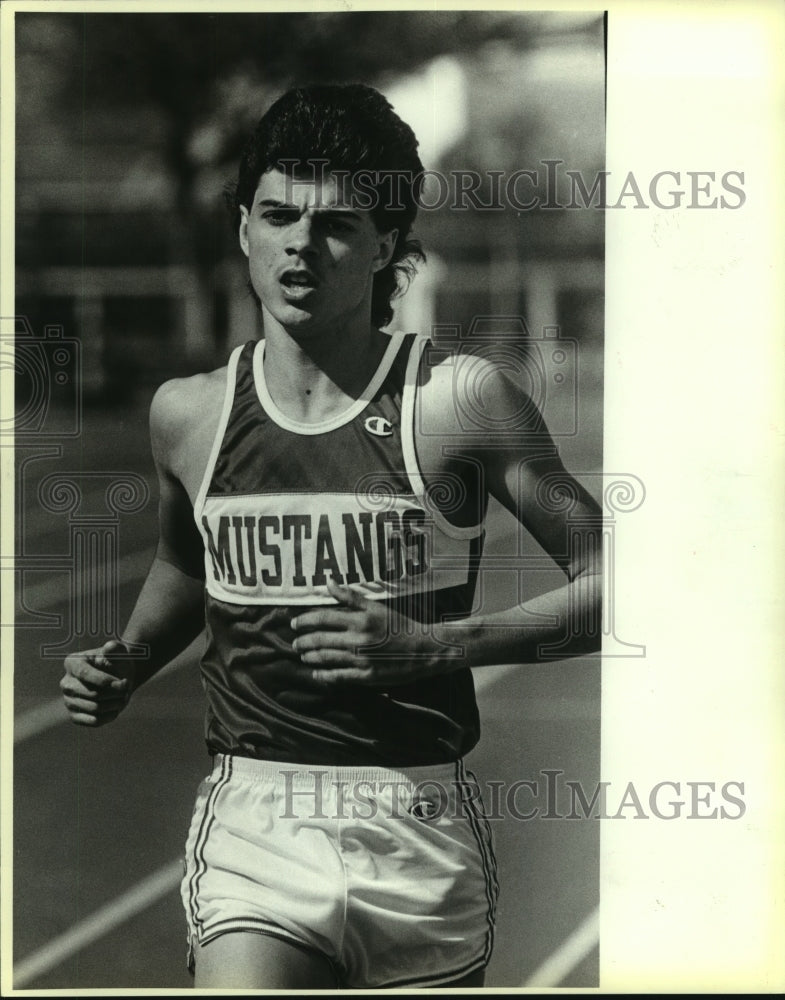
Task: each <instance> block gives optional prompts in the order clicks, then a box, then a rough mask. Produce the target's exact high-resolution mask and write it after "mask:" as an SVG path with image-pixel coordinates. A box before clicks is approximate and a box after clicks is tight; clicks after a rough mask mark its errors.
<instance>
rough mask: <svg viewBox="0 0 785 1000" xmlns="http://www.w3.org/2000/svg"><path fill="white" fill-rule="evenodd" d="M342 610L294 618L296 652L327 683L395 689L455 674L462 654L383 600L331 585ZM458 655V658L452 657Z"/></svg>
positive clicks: (330, 608)
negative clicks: (442, 675) (447, 646)
mask: <svg viewBox="0 0 785 1000" xmlns="http://www.w3.org/2000/svg"><path fill="white" fill-rule="evenodd" d="M327 589H328V590H329V592H330V594H331V595H332V596H333V597H334V598H335V599H336V600H337V601H338V604H336V605H327V606H325V607H322V608H318V609H314V610H311V611H306V612H303V613H302V614H299V615H296V616H295V617H294V618H293V619H292V629H293V630H294V632H295V633H296V636H297V637H296V638H295V640H294V642H293V643H292V648H293V649H294V651H295V652H296V653H299V654H300V660H301V662H302V663H303V664H305V665H306V666H310V667H312V668H313V669H312V672H311V676H312V677H313V679H314V680H315V681H319V682H324V683H330V684H332V683H340V682H354V683H357V682H360V683H365V684H375V685H380V686H385V687H391V686H393V685H396V684H407V683H410V682H411V681H415V680H418V679H422V678H423V677H429V676H433V675H434V674H438V673H444V672H446V671H449V670H454V669H455V668H456V666H459V665H460V664H459V663H458V662H457V660H456V658H455V655H454V654H455V652H456V650H448V649H445V648H444V647H443V646H440V645H439V644H438V643H437V642H436V641H435V639H434V637H433V635H432V633H431V630H430V628H429V627H428V626H427V625H422V624H420V623H418V622H414V621H413V620H412V619H409V618H404V617H403V616H402V615H398V614H396V613H395V612H393V611H391V610H390V608H388V607H387V606H386V605H384V604H382V603H381V602H379V601H370V600H367V599H366V598H365V597H363V596H362V595H361V594H358V593H357V592H356V591H354V590H352V589H351V588H350V587H342V586H339V585H338V584H336V583H334V582H333V581H332V580H330V579H328V580H327ZM449 653H452V654H453V655H451V656H450V655H448V654H449Z"/></svg>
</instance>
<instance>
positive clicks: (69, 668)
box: [60, 639, 134, 726]
mask: <svg viewBox="0 0 785 1000" xmlns="http://www.w3.org/2000/svg"><path fill="white" fill-rule="evenodd" d="M133 676H134V664H133V662H132V661H131V660H130V658H129V652H128V648H127V647H126V646H125V644H124V643H122V642H119V641H118V640H117V639H110V640H109V642H106V643H104V645H103V646H101V648H100V649H88V650H85V651H84V652H82V653H72V654H71V656H68V657H66V661H65V674H64V676H63V679H62V680H61V681H60V690H61V691H62V692H63V701H64V702H65V707H66V709H67V710H68V714H69V715H70V717H71V721H72V722H75V723H76V724H77V725H79V726H102V725H104V724H105V723H107V722H112V721H113V720H114V719H116V718H117V716H118V715H119V714H120V712H122V710H123V709H124V708H125V706H126V705H127V704H128V701H129V699H130V697H131V694H132V693H133Z"/></svg>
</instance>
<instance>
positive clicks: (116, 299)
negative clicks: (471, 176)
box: [16, 11, 604, 467]
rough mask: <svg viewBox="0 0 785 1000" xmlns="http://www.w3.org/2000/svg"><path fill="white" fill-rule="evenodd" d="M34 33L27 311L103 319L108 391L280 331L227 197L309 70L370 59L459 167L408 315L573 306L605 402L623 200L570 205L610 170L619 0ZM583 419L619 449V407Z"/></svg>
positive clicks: (460, 318) (94, 339) (26, 31)
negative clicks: (559, 9) (608, 21)
mask: <svg viewBox="0 0 785 1000" xmlns="http://www.w3.org/2000/svg"><path fill="white" fill-rule="evenodd" d="M16 32H17V57H16V58H17V98H16V102H17V108H16V129H17V146H16V154H17V166H16V170H17V174H16V176H17V204H16V209H17V211H16V218H17V233H16V254H17V256H16V264H17V307H16V312H17V315H19V314H22V315H25V316H27V317H28V319H29V321H30V323H31V325H32V327H33V329H34V330H39V329H41V328H42V327H43V326H44V325H45V324H59V325H62V326H63V327H64V328H65V332H66V335H67V336H74V337H76V338H78V339H79V340H80V341H81V344H82V358H83V382H82V386H83V394H84V397H85V399H86V400H87V401H88V402H89V400H90V399H91V398H99V399H101V398H103V399H110V400H120V399H121V398H123V397H127V396H128V395H129V394H137V395H138V394H139V393H140V392H141V393H142V395H146V392H145V390H146V389H148V388H150V387H152V386H154V385H156V384H158V383H160V381H162V380H163V379H164V378H166V377H169V376H172V375H180V374H187V373H189V372H193V371H195V370H199V369H204V368H209V367H213V366H215V365H217V364H220V363H222V362H223V361H224V360H225V358H226V356H227V354H228V351H229V349H230V347H231V346H233V345H234V344H236V343H239V342H242V341H244V340H247V339H249V338H250V337H253V336H255V335H256V334H257V332H258V330H257V324H258V322H259V320H258V317H257V314H256V310H255V308H254V306H253V303H252V302H251V300H250V298H249V295H248V292H247V289H246V277H245V271H244V258H243V257H242V256H241V254H240V251H239V248H238V246H237V240H236V236H235V234H234V233H233V232H232V229H231V227H230V223H229V216H228V213H227V212H226V209H225V207H224V204H223V197H222V192H223V189H224V186H225V184H226V183H227V181H229V180H231V178H232V176H233V174H234V172H235V169H236V163H237V160H238V157H239V152H240V149H241V146H242V142H243V138H244V137H245V136H246V135H247V133H248V131H249V128H250V127H252V126H253V124H254V123H255V122H256V120H258V118H259V117H260V115H261V114H262V113H263V111H264V110H265V109H266V108H267V106H268V105H269V104H270V102H271V101H272V100H273V99H274V98H275V97H277V96H278V95H279V94H280V93H282V92H283V91H284V90H285V89H287V88H288V87H289V86H292V85H295V84H297V83H302V82H315V81H333V82H343V81H349V80H362V81H364V82H369V83H372V84H374V85H376V86H378V87H379V88H380V89H381V90H382V91H383V92H384V93H385V94H386V95H387V96H388V98H389V99H390V100H391V101H392V103H393V105H394V106H395V108H396V110H397V111H398V113H399V114H400V115H401V117H402V118H404V120H406V121H408V122H409V123H410V124H411V125H412V127H413V128H414V130H415V132H416V133H417V135H418V138H419V139H420V143H421V157H422V160H423V162H424V164H425V166H426V168H427V169H428V170H431V171H439V172H440V173H442V174H443V175H444V176H446V177H448V178H452V181H451V184H452V189H451V193H450V197H448V198H444V197H442V198H441V199H440V198H439V191H438V188H436V189H434V190H435V194H434V193H433V192H432V193H431V195H430V198H431V201H430V203H431V204H435V203H439V207H438V208H434V209H431V210H428V211H424V212H422V213H421V217H420V219H419V220H418V225H417V230H416V235H419V236H420V238H421V239H422V241H423V243H424V245H425V248H426V250H427V252H428V254H429V263H428V265H427V266H426V267H425V269H424V270H423V272H422V273H421V274H420V275H419V277H418V278H417V280H416V281H415V282H414V284H413V285H412V288H411V290H410V292H409V293H408V295H407V296H406V297H405V298H403V299H401V300H400V301H399V303H398V308H397V310H396V318H395V320H394V322H393V325H394V326H398V327H406V328H408V329H418V330H423V331H427V330H429V329H431V328H432V327H433V325H434V324H438V326H439V327H440V328H447V329H449V328H453V329H454V328H460V329H461V330H462V331H464V335H465V332H466V331H468V330H469V329H470V328H471V326H472V323H473V322H476V321H477V318H478V317H480V318H481V317H488V316H493V317H496V318H497V320H496V325H497V326H498V318H499V317H506V318H507V320H506V325H507V326H509V327H510V329H515V328H516V323H515V317H521V318H523V319H524V320H525V324H526V327H527V328H528V333H525V332H523V331H522V332H521V334H520V336H521V338H525V337H526V336H527V335H528V336H529V337H533V338H540V337H542V331H543V330H544V329H545V328H553V327H556V326H558V327H559V331H560V335H561V336H562V337H566V338H570V339H573V340H574V341H576V342H577V344H578V347H579V350H580V358H579V363H580V370H581V379H582V382H581V389H582V391H583V393H584V397H585V403H586V404H587V405H589V406H590V409H591V410H592V412H593V413H594V414H595V415H598V411H597V406H598V405H600V404H601V396H598V393H599V390H600V381H599V379H600V375H601V363H602V362H601V348H602V314H603V306H602V304H603V213H602V212H601V211H600V210H598V208H596V207H589V208H569V207H562V208H553V207H547V206H548V204H549V199H550V204H551V205H552V204H553V203H554V202H556V203H558V204H562V205H569V203H570V200H571V190H570V182H569V178H568V176H567V174H566V171H567V170H570V171H579V172H580V174H581V176H582V177H583V178H585V180H586V183H587V185H589V186H590V185H591V181H592V179H593V178H594V177H595V176H596V174H597V172H598V171H600V170H602V168H603V165H604V47H603V23H602V18H601V16H600V15H587V14H578V13H505V12H498V11H486V12H468V13H466V12H459V11H440V12H432V13H424V12H402V11H389V12H382V13H378V12H374V13H369V12H358V13H346V14H337V13H299V12H292V13H269V14H221V15H215V14H173V13H167V14H127V13H126V14H99V13H89V14H68V13H59V12H58V13H52V14H48V13H27V14H25V13H18V14H17V16H16ZM549 160H550V161H561V162H560V163H556V164H552V165H551V166H548V165H547V163H546V161H549ZM524 170H528V171H533V172H536V174H537V182H536V183H532V181H531V179H530V178H526V177H521V179H520V181H519V182H518V183H517V185H516V187H515V189H514V191H515V195H516V196H517V198H518V199H521V200H523V201H524V202H525V201H527V200H534V201H537V202H538V204H537V205H535V206H534V207H532V208H531V209H527V210H525V211H518V210H516V208H515V207H514V206H511V205H510V203H509V200H508V199H507V197H506V196H505V184H506V183H507V181H508V180H509V178H510V177H511V176H512V175H513V174H514V173H515V172H516V171H524ZM458 171H476V172H478V173H479V174H480V176H482V177H483V178H485V180H484V182H483V184H482V186H481V187H480V188H479V189H477V191H476V193H475V195H474V200H475V202H476V203H477V204H478V206H479V207H472V205H471V199H470V198H468V197H461V199H460V202H461V205H462V207H461V208H460V209H458V208H456V201H455V197H454V194H455V191H456V190H457V187H458V185H459V184H460V182H456V180H455V177H456V173H455V172H458ZM548 171H552V172H553V173H552V174H551V179H553V176H555V175H558V182H557V185H558V186H557V187H556V188H554V187H553V186H551V189H550V190H547V189H546V182H547V180H548V176H547V175H548ZM492 172H496V173H497V176H498V177H499V178H501V179H500V180H499V181H497V182H496V183H498V184H499V191H500V197H497V198H494V196H493V191H492V190H491V189H490V187H489V185H490V184H491V183H493V182H492V181H489V178H490V176H491V173H492ZM428 190H430V188H429V189H428ZM494 201H496V202H497V203H499V204H501V206H502V210H499V208H498V207H496V208H483V207H482V206H484V205H492V204H493V203H494ZM502 325H503V326H504V325H505V322H502ZM520 326H521V325H520V323H518V324H517V327H518V328H520ZM551 353H552V352H551ZM571 377H572V376H571V374H570V375H568V377H567V380H566V381H565V382H564V383H563V388H562V390H561V391H562V394H564V395H565V397H566V395H569V396H570V397H572V396H573V395H574V389H573V383H572V382H571V381H570V379H571ZM550 385H551V387H552V388H553V389H554V390H555V396H554V394H553V393H552V397H553V398H551V399H550V400H549V405H550V407H551V409H553V407H554V406H556V407H558V405H559V400H558V395H559V391H558V385H557V383H554V382H553V381H552V380H551V382H550ZM546 409H547V408H546ZM547 415H548V414H547V413H546V416H547ZM583 417H584V418H583V419H582V420H581V423H582V424H583V427H584V431H585V432H586V433H587V434H588V435H589V437H590V438H592V437H594V439H595V440H594V441H591V442H587V444H589V450H590V451H592V452H594V453H595V454H594V456H593V457H594V458H595V459H596V460H595V461H592V463H591V464H592V465H593V466H595V467H597V466H598V465H599V453H598V452H597V448H598V447H599V444H600V441H599V426H600V421H599V419H593V417H592V416H591V414H590V413H589V411H587V412H586V414H584V415H583ZM551 419H556V422H557V423H560V422H561V417H559V416H557V417H556V418H551ZM592 427H594V428H595V430H594V431H592ZM584 464H585V460H584Z"/></svg>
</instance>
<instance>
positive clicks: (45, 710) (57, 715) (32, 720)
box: [14, 638, 201, 744]
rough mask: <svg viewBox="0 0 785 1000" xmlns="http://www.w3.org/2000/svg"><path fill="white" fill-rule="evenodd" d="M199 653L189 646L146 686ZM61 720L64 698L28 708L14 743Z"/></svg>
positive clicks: (64, 719)
mask: <svg viewBox="0 0 785 1000" xmlns="http://www.w3.org/2000/svg"><path fill="white" fill-rule="evenodd" d="M200 641H201V640H200V639H199V638H197V639H195V640H194V642H197V643H198V642H200ZM198 655H199V654H198V650H197V648H196V647H195V646H193V645H192V646H189V647H188V649H186V650H184V651H183V652H182V653H180V655H179V656H178V657H177V658H176V659H174V660H172V662H171V663H167V665H166V666H165V667H163V669H161V670H159V671H158V673H157V674H153V676H152V677H151V678H150V680H149V681H147V683H146V684H145V688H147V687H148V685H150V684H154V683H155V682H156V681H159V680H161V678H163V677H166V676H167V675H168V674H171V673H174V671H175V670H179V669H180V667H185V666H187V665H188V664H189V663H193V658H194V656H198ZM143 690H144V689H143ZM61 722H68V713H67V712H66V710H65V705H64V704H63V699H62V698H51V699H50V700H49V701H45V702H44V703H43V705H36V707H35V708H31V709H28V711H26V712H20V714H19V715H18V716H17V718H16V719H15V720H14V744H17V743H22V742H24V741H25V740H29V739H32V737H34V736H38V735H40V734H41V733H45V732H46V731H47V729H52V728H53V727H54V726H59V725H60V723H61Z"/></svg>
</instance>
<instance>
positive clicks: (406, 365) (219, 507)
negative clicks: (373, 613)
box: [194, 333, 484, 767]
mask: <svg viewBox="0 0 785 1000" xmlns="http://www.w3.org/2000/svg"><path fill="white" fill-rule="evenodd" d="M425 344H426V338H424V337H419V336H417V335H414V334H402V333H396V334H392V335H391V337H390V342H389V345H388V346H387V348H386V351H385V354H384V356H383V358H382V361H381V362H380V364H379V367H378V369H377V371H376V373H375V374H374V376H373V377H372V378H371V380H370V383H369V384H368V386H367V388H366V390H365V392H364V393H362V395H361V397H360V398H358V399H357V400H356V401H355V402H354V403H353V404H352V405H351V406H350V407H349V408H348V409H347V410H345V411H344V412H343V413H342V414H339V415H338V416H337V417H335V418H333V419H330V420H327V421H324V422H322V423H319V424H301V423H296V422H294V421H292V420H290V419H289V418H287V417H286V416H285V414H283V413H282V412H281V411H280V410H279V409H278V408H277V407H276V406H275V403H274V402H273V400H272V399H271V397H270V394H269V392H268V390H267V386H266V384H265V379H264V341H263V340H260V341H258V342H250V343H248V344H245V345H244V346H242V347H239V348H237V349H235V351H234V352H233V353H232V356H231V358H230V361H229V364H228V368H227V387H226V397H225V402H224V407H223V411H222V414H221V418H220V423H219V427H218V431H217V434H216V438H215V442H214V444H213V448H212V452H211V455H210V458H209V461H208V466H207V469H206V471H205V475H204V480H203V482H202V486H201V489H200V491H199V494H198V496H197V499H196V503H195V505H194V516H195V518H196V523H197V526H198V528H199V531H200V532H201V535H202V538H203V540H204V546H205V553H204V559H205V581H206V586H205V601H206V630H207V646H206V650H205V653H204V656H203V658H202V662H201V674H202V684H203V687H204V689H205V694H206V699H207V713H206V721H205V737H206V742H207V746H208V750H209V751H210V752H211V753H217V752H220V753H226V754H237V755H241V756H248V757H255V758H260V759H265V760H273V761H282V762H295V763H305V764H309V763H314V764H325V765H329V764H344V765H358V766H359V765H379V766H389V767H395V766H398V767H403V766H417V765H424V764H431V763H444V762H449V761H452V760H456V759H457V758H458V757H460V756H462V755H463V754H465V753H467V752H468V751H469V750H470V749H471V748H472V747H473V746H474V745H475V744H476V742H477V740H478V738H479V717H478V711H477V704H476V700H475V694H474V685H473V680H472V674H471V671H470V670H469V669H468V668H461V669H458V670H455V671H453V672H450V673H447V674H443V675H440V676H437V677H431V678H427V679H425V680H421V681H417V682H415V683H411V682H410V683H406V684H401V685H392V686H390V687H385V688H379V687H376V686H370V685H362V684H351V685H350V684H336V685H325V684H320V683H318V682H316V681H314V680H313V678H312V677H311V676H310V670H309V669H307V668H305V667H304V665H303V664H301V663H300V661H299V657H298V655H297V654H296V653H295V652H294V650H293V649H292V645H291V644H292V641H293V639H294V638H295V634H294V633H293V631H292V629H291V625H290V623H291V619H292V618H293V617H294V616H295V615H297V614H300V613H302V612H303V611H304V610H305V609H306V608H308V607H313V606H317V605H325V604H335V600H334V598H333V597H332V596H331V595H330V594H329V591H328V590H327V587H326V580H327V577H328V575H329V576H333V577H334V578H335V579H336V581H337V582H338V583H342V584H345V585H349V586H351V587H352V588H354V589H357V590H359V591H360V592H361V593H362V594H363V595H364V596H365V597H367V598H369V599H371V600H381V601H386V602H389V603H390V604H392V606H393V607H394V608H396V610H398V611H400V612H402V613H403V614H405V615H406V616H408V617H409V618H414V619H419V620H421V621H444V620H448V619H450V620H454V619H459V618H462V617H465V616H466V615H468V614H469V613H470V611H471V607H472V602H473V597H474V589H475V583H476V577H477V568H478V562H479V558H480V555H481V551H482V543H483V538H484V534H483V529H482V523H478V524H477V525H474V526H470V527H458V526H454V525H453V524H451V523H450V522H449V521H448V520H447V519H446V517H445V516H444V515H443V514H442V513H441V512H440V510H439V509H438V507H437V505H436V503H435V502H434V501H433V499H432V497H431V493H434V492H436V490H430V492H429V490H428V489H427V488H426V485H425V483H424V481H423V474H422V471H421V470H420V469H419V467H418V463H417V456H416V451H415V440H414V419H415V393H416V391H417V390H416V386H417V373H418V368H419V362H420V359H421V355H422V351H423V349H424V347H425ZM428 487H429V488H430V483H429V484H428Z"/></svg>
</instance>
